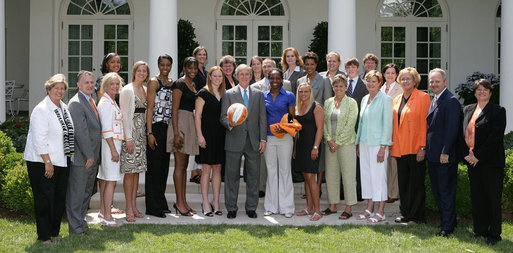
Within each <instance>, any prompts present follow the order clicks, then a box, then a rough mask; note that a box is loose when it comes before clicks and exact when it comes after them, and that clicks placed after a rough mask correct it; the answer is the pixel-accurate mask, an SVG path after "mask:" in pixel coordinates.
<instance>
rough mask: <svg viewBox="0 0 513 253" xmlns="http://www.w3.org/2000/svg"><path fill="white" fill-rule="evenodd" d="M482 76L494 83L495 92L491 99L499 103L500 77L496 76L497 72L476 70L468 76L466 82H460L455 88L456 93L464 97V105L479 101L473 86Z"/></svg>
mask: <svg viewBox="0 0 513 253" xmlns="http://www.w3.org/2000/svg"><path fill="white" fill-rule="evenodd" d="M481 78H484V79H487V80H488V81H490V83H492V86H493V92H492V97H491V99H490V101H492V102H493V103H495V104H499V97H500V93H499V92H500V78H499V77H498V76H495V74H493V73H491V74H484V73H481V72H474V73H472V74H471V75H470V76H467V80H466V82H464V83H460V84H458V87H456V89H455V92H456V94H458V96H459V97H460V98H462V99H463V104H464V105H469V104H472V103H476V102H477V99H476V97H475V96H474V90H472V86H473V85H474V82H475V81H476V80H479V79H481Z"/></svg>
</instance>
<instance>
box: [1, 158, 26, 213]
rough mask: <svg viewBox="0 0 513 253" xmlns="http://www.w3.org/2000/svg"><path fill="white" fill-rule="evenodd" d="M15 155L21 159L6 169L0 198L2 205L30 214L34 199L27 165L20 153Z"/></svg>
mask: <svg viewBox="0 0 513 253" xmlns="http://www.w3.org/2000/svg"><path fill="white" fill-rule="evenodd" d="M15 156H17V158H21V159H18V162H17V163H16V165H15V166H14V167H12V168H9V169H7V170H6V174H5V178H4V183H3V184H2V191H0V199H1V200H2V202H3V203H4V207H6V208H8V209H11V210H14V211H22V212H25V213H28V214H32V213H33V212H34V201H33V196H32V189H31V187H30V181H29V178H28V173H27V166H26V164H25V161H24V160H23V156H22V154H19V155H18V154H16V155H15Z"/></svg>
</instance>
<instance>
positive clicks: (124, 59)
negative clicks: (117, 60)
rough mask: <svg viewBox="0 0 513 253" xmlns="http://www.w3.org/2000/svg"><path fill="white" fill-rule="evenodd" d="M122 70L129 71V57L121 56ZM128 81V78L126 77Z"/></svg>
mask: <svg viewBox="0 0 513 253" xmlns="http://www.w3.org/2000/svg"><path fill="white" fill-rule="evenodd" d="M120 70H121V71H128V70H129V69H128V57H121V69H120ZM125 81H126V79H125Z"/></svg>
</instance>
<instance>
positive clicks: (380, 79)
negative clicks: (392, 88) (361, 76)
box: [365, 70, 383, 86]
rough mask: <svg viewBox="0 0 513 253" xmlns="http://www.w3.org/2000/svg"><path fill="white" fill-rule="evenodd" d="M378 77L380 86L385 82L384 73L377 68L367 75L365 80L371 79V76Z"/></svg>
mask: <svg viewBox="0 0 513 253" xmlns="http://www.w3.org/2000/svg"><path fill="white" fill-rule="evenodd" d="M373 77H376V78H377V79H378V83H379V86H381V85H382V84H383V75H382V74H381V73H379V71H377V70H371V71H369V73H367V74H366V75H365V81H367V82H368V81H370V79H371V78H373Z"/></svg>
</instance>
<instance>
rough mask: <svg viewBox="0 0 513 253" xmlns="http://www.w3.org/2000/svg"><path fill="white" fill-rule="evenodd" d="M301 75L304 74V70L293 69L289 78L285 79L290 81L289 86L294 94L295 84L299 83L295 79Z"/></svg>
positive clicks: (295, 92)
mask: <svg viewBox="0 0 513 253" xmlns="http://www.w3.org/2000/svg"><path fill="white" fill-rule="evenodd" d="M284 76H285V74H284ZM303 76H306V72H305V71H303V70H300V71H299V72H298V71H294V72H293V73H292V75H290V77H289V79H287V80H289V81H290V87H291V88H292V92H293V93H294V95H296V94H297V86H298V85H299V84H298V83H297V79H299V78H300V77H303ZM284 79H285V78H284Z"/></svg>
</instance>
